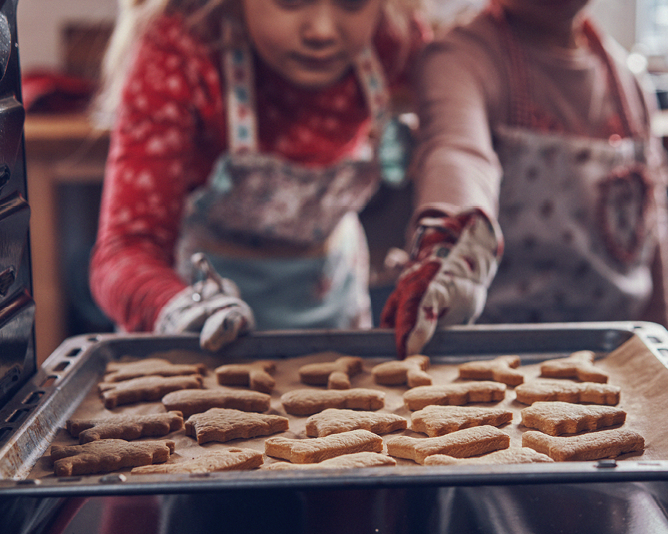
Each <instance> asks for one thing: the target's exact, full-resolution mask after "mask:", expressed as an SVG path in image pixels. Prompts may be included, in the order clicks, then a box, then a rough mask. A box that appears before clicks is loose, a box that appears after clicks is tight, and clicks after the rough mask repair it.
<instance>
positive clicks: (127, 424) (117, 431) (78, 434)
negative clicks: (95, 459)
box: [65, 412, 183, 444]
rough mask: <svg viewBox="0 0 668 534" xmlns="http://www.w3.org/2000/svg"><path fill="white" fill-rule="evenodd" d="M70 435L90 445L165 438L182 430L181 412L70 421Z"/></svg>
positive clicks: (67, 423)
mask: <svg viewBox="0 0 668 534" xmlns="http://www.w3.org/2000/svg"><path fill="white" fill-rule="evenodd" d="M65 427H66V428H67V431H68V432H69V433H70V436H72V437H73V438H78V439H79V443H80V444H83V443H89V442H91V441H95V440H98V439H112V438H115V439H124V440H127V441H131V440H133V439H139V438H145V437H151V438H157V437H161V436H166V435H167V434H169V433H170V432H174V431H176V430H181V429H182V428H183V414H181V412H168V413H156V414H148V415H112V416H110V417H106V418H104V419H68V420H67V422H66V423H65Z"/></svg>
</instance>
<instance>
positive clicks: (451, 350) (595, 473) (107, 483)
mask: <svg viewBox="0 0 668 534" xmlns="http://www.w3.org/2000/svg"><path fill="white" fill-rule="evenodd" d="M631 341H632V342H633V343H635V344H637V346H638V347H641V348H642V349H643V352H644V353H646V355H645V357H647V354H649V358H650V359H651V361H652V363H653V364H654V365H655V366H658V369H660V371H659V372H658V375H661V378H662V379H663V378H664V377H668V331H666V330H665V329H664V328H663V327H661V326H659V325H656V324H654V323H643V322H641V323H636V322H615V323H554V324H540V325H494V326H482V325H475V326H462V327H451V328H447V329H443V330H439V331H437V332H436V334H435V336H434V338H433V339H432V341H431V342H430V343H429V344H428V345H427V347H425V349H424V351H423V352H424V354H427V355H428V356H430V358H431V359H432V363H433V364H437V363H445V364H448V363H450V364H456V363H461V362H463V361H468V360H472V359H484V358H493V357H496V356H498V355H501V354H509V353H512V354H518V355H520V357H521V359H522V365H527V364H531V363H538V362H540V361H542V360H545V359H551V358H556V357H563V356H566V355H568V354H569V353H570V352H573V351H576V350H592V351H595V352H597V353H603V354H605V353H609V352H611V351H613V350H615V349H617V348H619V347H621V346H622V345H625V344H627V342H631ZM332 350H334V351H337V352H341V353H345V354H351V355H357V356H361V357H369V358H392V357H393V355H394V354H395V349H394V334H393V332H391V331H389V330H371V331H339V330H337V331H332V330H312V331H311V330H310V331H281V332H257V333H254V334H251V335H249V336H245V337H243V338H241V339H239V340H237V341H236V342H235V343H234V344H233V345H232V346H230V347H228V348H227V349H226V350H225V353H224V355H223V354H221V355H220V364H221V365H222V364H223V363H224V362H225V361H229V360H232V359H234V358H244V359H245V358H258V359H260V358H262V359H267V358H275V359H285V358H295V357H299V356H304V355H308V354H311V353H317V352H322V351H332ZM167 351H186V352H192V353H193V354H195V355H197V354H198V353H199V354H201V355H202V357H206V358H211V355H210V354H208V353H207V354H206V355H205V353H201V352H200V350H199V347H198V338H197V336H195V335H183V336H155V335H118V334H104V335H88V336H79V337H73V338H70V339H68V340H66V341H65V342H63V344H62V345H61V346H60V347H59V348H58V349H57V350H56V351H55V352H54V353H53V354H52V355H51V356H50V357H49V358H48V359H47V360H46V361H45V362H44V364H43V366H42V367H41V369H40V370H39V371H38V373H37V374H36V375H35V376H34V377H33V378H32V379H31V380H30V381H29V382H28V383H27V384H26V385H25V386H24V387H23V388H22V389H21V390H20V391H19V392H18V393H17V394H16V395H15V396H14V397H13V398H12V399H11V400H10V402H9V403H8V404H7V405H6V406H4V407H3V408H2V409H1V410H0V495H2V496H6V497H9V496H36V497H45V496H61V497H62V496H68V495H69V496H74V495H84V496H101V495H126V494H167V493H189V492H203V491H221V490H234V489H281V488H289V489H304V490H308V489H324V488H328V489H336V488H342V487H345V488H348V489H351V488H365V487H366V488H370V487H373V488H390V487H411V486H459V485H466V486H471V485H508V484H529V483H541V484H545V483H548V484H551V483H566V482H568V483H581V482H622V481H627V482H628V481H652V480H668V454H666V456H665V458H664V457H661V458H658V459H657V458H651V459H646V458H645V457H644V456H645V455H643V458H641V459H640V460H637V461H636V460H633V459H632V458H631V459H624V460H623V461H615V460H600V461H597V462H555V463H548V464H517V465H502V466H493V465H487V466H484V465H475V466H473V465H469V466H461V465H460V466H430V467H426V466H418V465H416V466H401V467H387V468H385V467H381V468H365V469H341V470H309V471H296V470H294V471H293V470H291V471H269V470H255V471H234V472H221V473H208V474H206V476H202V475H152V476H141V477H136V476H127V477H126V476H125V475H123V474H118V473H114V474H106V475H93V476H80V477H67V478H57V477H55V476H49V477H43V478H31V477H30V472H31V470H32V468H33V467H34V466H35V464H36V462H37V461H38V460H39V459H40V458H42V456H43V455H44V454H45V453H46V452H47V451H48V448H49V446H50V444H51V442H52V441H53V439H54V437H55V436H56V433H57V432H58V431H59V429H62V427H63V426H64V424H65V421H66V420H67V419H68V418H69V417H71V416H72V414H73V413H74V412H75V411H76V409H77V407H78V406H79V405H80V403H81V402H82V400H83V399H84V398H85V397H86V396H87V395H88V394H89V392H90V390H91V388H93V387H94V386H95V385H96V384H97V383H98V382H99V381H100V380H101V377H102V375H103V373H104V369H105V367H106V364H107V362H109V361H112V360H116V359H119V358H121V357H123V356H125V355H128V354H130V355H132V356H133V357H139V358H141V357H147V356H150V355H153V354H155V353H161V352H167ZM664 373H665V374H664ZM653 374H654V375H656V374H657V373H656V372H655V373H653ZM667 379H668V378H667ZM636 400H638V399H636ZM656 415H657V418H656V419H657V421H658V422H659V424H660V425H665V415H664V414H663V413H659V414H656ZM664 435H665V433H664V434H661V436H664ZM662 441H663V440H662ZM662 446H663V447H666V448H668V443H664V444H662Z"/></svg>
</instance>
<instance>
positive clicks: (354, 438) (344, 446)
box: [264, 430, 383, 464]
mask: <svg viewBox="0 0 668 534" xmlns="http://www.w3.org/2000/svg"><path fill="white" fill-rule="evenodd" d="M364 451H366V452H382V451H383V438H381V437H380V436H379V435H378V434H374V433H373V432H369V431H368V430H351V431H349V432H340V433H338V434H331V435H329V436H325V437H323V438H311V439H290V438H284V437H282V436H276V437H272V438H267V439H266V440H265V442H264V452H265V454H266V455H267V456H272V457H274V458H280V459H282V460H287V461H289V462H292V463H294V464H312V463H317V462H322V461H323V460H327V459H328V458H334V457H335V456H341V455H343V454H352V453H355V452H364Z"/></svg>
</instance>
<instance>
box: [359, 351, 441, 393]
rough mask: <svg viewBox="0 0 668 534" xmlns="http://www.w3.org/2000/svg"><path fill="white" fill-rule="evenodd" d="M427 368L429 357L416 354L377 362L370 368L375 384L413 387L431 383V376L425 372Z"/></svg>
mask: <svg viewBox="0 0 668 534" xmlns="http://www.w3.org/2000/svg"><path fill="white" fill-rule="evenodd" d="M427 369H429V357H428V356H423V355H421V354H416V355H415V356H409V357H408V358H406V359H405V360H393V361H391V362H384V363H379V364H378V365H376V366H375V367H374V368H373V369H371V374H372V375H373V379H374V380H375V381H376V384H381V385H383V386H401V385H403V384H407V385H408V387H411V388H413V387H416V386H430V385H431V383H432V380H431V376H429V375H428V374H427V373H426V370H427Z"/></svg>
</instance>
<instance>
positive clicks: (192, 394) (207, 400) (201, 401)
mask: <svg viewBox="0 0 668 534" xmlns="http://www.w3.org/2000/svg"><path fill="white" fill-rule="evenodd" d="M162 404H163V405H164V406H165V408H166V409H167V410H170V411H172V410H177V411H179V412H181V413H183V417H185V418H186V419H187V418H188V417H190V416H191V415H193V414H196V413H201V412H206V411H207V410H208V409H210V408H231V409H233V410H241V411H242V412H258V413H261V412H266V411H267V410H268V409H269V406H270V405H271V396H270V395H268V394H267V393H260V392H259V391H250V390H246V389H232V388H222V387H221V388H215V389H183V390H181V391H173V392H172V393H168V394H167V395H165V396H164V397H163V398H162Z"/></svg>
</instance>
